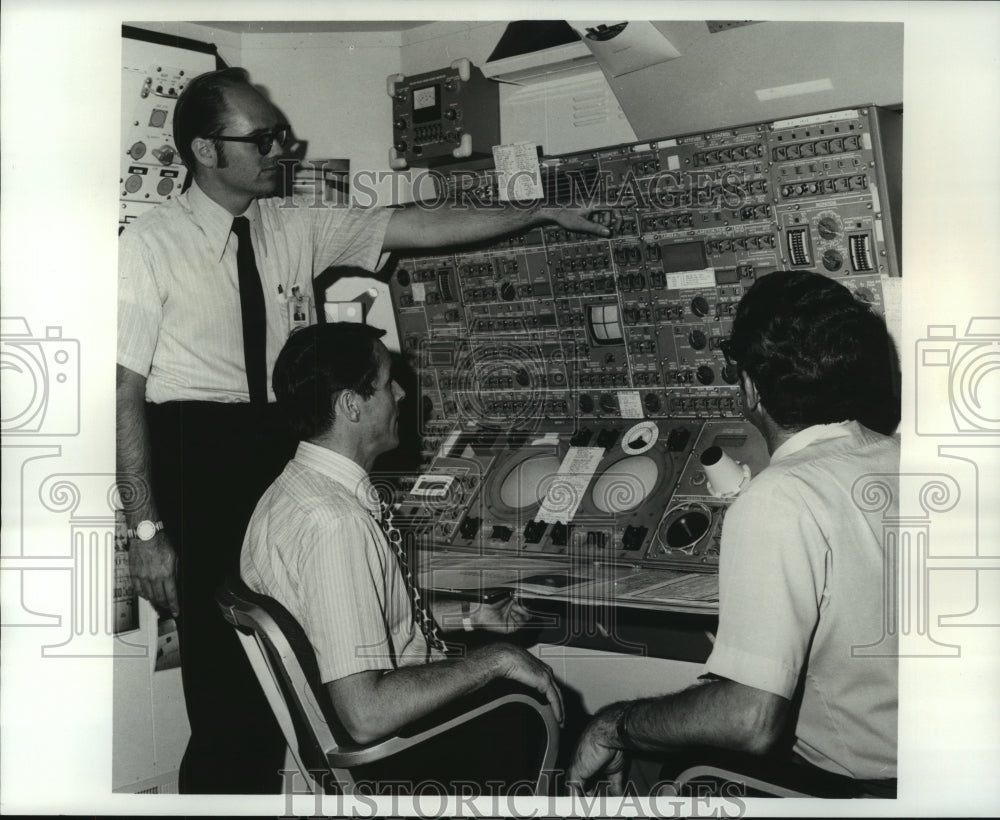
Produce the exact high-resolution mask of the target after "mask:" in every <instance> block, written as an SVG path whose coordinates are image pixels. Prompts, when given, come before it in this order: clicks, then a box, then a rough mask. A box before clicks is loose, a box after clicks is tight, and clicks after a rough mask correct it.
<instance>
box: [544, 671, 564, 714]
mask: <svg viewBox="0 0 1000 820" xmlns="http://www.w3.org/2000/svg"><path fill="white" fill-rule="evenodd" d="M545 684H546V685H545V693H544V694H545V699H546V700H547V701H548V702H549V704H550V705H551V706H552V711H553V712H554V713H555V716H556V721H558V723H559V725H560V726H562V722H563V716H564V711H563V701H562V692H560V691H559V687H558V686H556V685H555V683H554V682H553V680H552V677H551V676H550V675H546V676H545Z"/></svg>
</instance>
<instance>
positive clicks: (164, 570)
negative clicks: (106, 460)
mask: <svg viewBox="0 0 1000 820" xmlns="http://www.w3.org/2000/svg"><path fill="white" fill-rule="evenodd" d="M145 397H146V377H145V376H140V375H139V374H138V373H136V372H134V371H132V370H129V369H128V368H127V367H122V366H121V365H118V368H117V372H116V385H115V409H116V414H117V415H116V426H115V434H116V444H117V471H118V487H119V493H120V495H121V499H122V505H123V506H124V508H125V522H126V524H127V526H128V527H129V529H133V528H134V527H135V526H136V524H138V523H139V522H140V521H142V520H144V519H145V520H149V521H156V520H158V519H159V515H158V513H157V510H156V502H155V500H154V499H153V493H152V490H151V487H152V483H151V475H150V471H149V427H148V425H147V423H146V409H145ZM176 563H177V559H176V554H175V552H174V548H173V547H172V546H171V544H170V540H169V537H168V535H167V533H166V532H164V531H163V530H161V531H160V532H158V533H157V534H156V535H155V536H154V537H153V538H152V540H150V541H141V540H139V539H138V538H132V539H131V540H130V542H129V570H130V572H131V574H132V584H133V586H134V587H135V590H136V592H137V593H138V594H139V595H141V596H142V597H143V598H146V599H147V600H149V601H150V603H152V604H154V605H155V606H158V607H162V608H164V609H169V610H170V611H171V613H173V614H174V615H175V616H176V615H177V614H178V613H179V612H180V607H179V605H178V603H177V586H176V580H175V575H174V572H175V567H176Z"/></svg>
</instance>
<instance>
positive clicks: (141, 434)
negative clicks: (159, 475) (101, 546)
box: [115, 365, 158, 527]
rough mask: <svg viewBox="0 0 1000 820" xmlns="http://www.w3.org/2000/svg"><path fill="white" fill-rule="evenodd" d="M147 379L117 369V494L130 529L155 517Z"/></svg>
mask: <svg viewBox="0 0 1000 820" xmlns="http://www.w3.org/2000/svg"><path fill="white" fill-rule="evenodd" d="M145 382H146V380H145V379H144V378H142V377H141V376H139V375H138V374H137V373H134V372H132V371H130V370H128V369H127V368H124V367H121V366H120V365H119V366H118V369H117V376H116V391H115V411H116V418H115V434H116V435H115V439H116V445H117V449H116V466H117V474H118V492H119V494H120V495H121V500H122V506H123V507H124V509H125V519H126V521H127V523H128V526H129V527H134V526H135V525H136V523H138V522H139V521H142V520H143V519H148V520H150V521H155V520H157V518H158V515H157V510H156V502H155V500H154V499H153V493H152V489H151V487H152V485H151V475H150V472H149V426H148V424H147V422H146V409H145Z"/></svg>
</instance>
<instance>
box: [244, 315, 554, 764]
mask: <svg viewBox="0 0 1000 820" xmlns="http://www.w3.org/2000/svg"><path fill="white" fill-rule="evenodd" d="M382 334H383V331H381V330H377V329H376V328H372V327H368V326H366V325H358V324H350V323H337V324H325V325H314V326H312V327H309V328H305V329H303V330H300V331H298V332H296V333H294V334H292V336H291V337H290V338H289V340H288V342H287V343H286V344H285V347H284V349H283V350H282V352H281V355H280V356H279V357H278V361H277V364H276V365H275V369H274V391H275V394H276V395H277V398H278V406H279V408H280V410H281V412H282V413H283V415H284V416H285V418H286V419H287V421H288V422H289V423H290V425H291V426H292V428H293V429H294V431H295V433H296V435H297V436H298V438H299V442H300V443H299V445H298V449H297V451H296V454H295V457H294V458H293V459H292V460H291V461H290V462H289V463H288V465H287V466H286V467H285V470H284V472H282V473H281V475H280V476H279V477H278V478H277V479H276V480H275V482H274V483H273V484H272V485H271V487H270V488H269V489H268V490H267V491H266V492H265V493H264V495H263V497H262V498H261V500H260V502H259V503H258V504H257V508H256V510H255V511H254V514H253V517H252V518H251V520H250V526H249V529H248V530H247V534H246V538H245V540H244V542H243V552H242V556H241V561H240V571H241V575H242V577H243V579H244V580H245V581H246V583H247V584H248V585H249V586H250V587H251V588H252V589H255V590H257V591H258V592H261V593H264V594H266V595H269V596H271V597H272V598H275V599H276V600H277V601H279V602H280V603H282V604H283V605H284V606H285V608H286V609H288V610H289V612H290V613H291V614H292V615H293V616H294V617H295V618H296V619H297V620H298V622H299V623H300V624H301V625H302V628H303V629H304V631H305V633H306V635H307V636H308V637H309V640H310V641H311V643H312V644H313V647H314V648H315V651H316V658H317V661H318V664H319V670H320V675H321V678H322V680H323V682H324V684H325V686H326V688H327V690H328V692H329V694H330V698H331V700H332V702H333V704H334V707H335V709H336V713H337V716H338V718H339V719H340V721H341V723H342V724H343V726H344V728H345V729H346V730H347V732H348V733H349V734H350V735H351V737H352V738H353V740H354V741H355V742H357V743H361V744H365V743H369V742H372V741H374V740H377V739H378V738H380V737H383V736H386V735H389V734H391V733H393V732H395V731H396V730H398V729H399V728H400V727H402V726H404V725H405V724H407V723H410V722H411V721H413V720H416V719H417V718H420V717H422V716H424V715H427V714H429V713H431V712H433V711H435V710H436V709H439V708H440V707H442V706H445V705H447V704H448V703H450V702H451V701H453V700H455V699H456V698H458V697H460V696H462V695H466V694H468V693H471V692H473V691H475V690H477V689H479V688H481V687H483V686H484V685H486V684H487V683H490V682H491V681H494V680H497V679H501V678H507V679H509V680H512V681H516V682H519V683H521V684H524V685H526V686H528V687H530V688H533V689H536V690H537V691H538V692H540V693H541V694H542V695H543V696H544V697H545V698H546V699H547V700H548V701H549V703H551V705H552V708H553V710H554V711H555V714H556V717H557V718H558V719H559V720H560V721H561V720H562V701H561V697H560V694H559V690H558V689H557V687H556V684H555V682H554V680H553V677H552V671H551V670H550V669H549V667H548V666H546V665H545V664H544V663H542V662H541V661H539V660H537V659H536V658H534V657H533V656H532V655H530V654H528V653H527V652H525V651H524V650H523V649H521V648H519V647H516V646H514V645H512V644H510V643H506V642H495V643H491V644H489V645H486V646H483V647H479V648H477V649H474V650H472V651H471V652H469V653H468V654H467V655H466V656H465V657H464V658H462V659H449V658H446V657H445V653H444V651H443V649H444V646H443V644H442V643H441V641H440V639H439V638H438V637H437V634H436V629H435V625H434V621H433V620H432V619H431V618H429V617H427V613H426V611H425V610H424V608H423V604H422V603H421V602H420V599H419V594H414V592H413V587H412V584H411V583H410V578H409V577H408V576H409V573H408V571H407V569H406V566H405V564H404V562H403V561H401V560H400V558H399V557H398V556H397V554H396V552H395V551H394V549H393V545H392V544H391V543H390V540H389V538H387V531H386V528H385V523H384V518H382V516H381V509H380V502H379V499H378V495H377V493H376V492H375V490H374V488H373V487H372V484H371V481H370V479H369V475H368V472H369V470H370V469H371V467H372V464H373V462H374V460H375V458H376V456H378V455H379V454H381V453H384V452H387V451H389V450H391V449H393V448H394V447H396V445H397V444H398V402H399V401H400V400H401V399H402V398H403V396H404V393H403V390H402V388H401V387H400V386H399V385H398V384H397V383H396V381H395V380H394V379H393V377H392V375H391V372H390V356H389V352H388V351H387V349H386V348H385V346H384V345H383V344H382V342H381V341H379V337H380V336H381V335H382ZM389 532H390V533H391V529H390V530H389ZM390 537H392V535H390ZM393 540H394V539H393ZM460 606H461V605H460V604H459V603H457V602H444V601H438V602H435V604H434V612H433V615H434V617H435V619H437V621H438V622H439V623H442V624H444V625H445V626H448V625H450V624H455V625H461V624H462V615H461V613H460V609H459V608H460ZM527 617H528V613H527V612H526V610H524V609H523V608H522V607H521V605H520V604H519V603H517V602H516V601H515V600H514V599H507V600H506V601H504V602H501V603H497V604H494V605H491V606H487V605H485V604H483V605H480V606H479V607H478V608H477V609H476V610H474V611H472V612H469V613H467V614H466V618H467V619H468V620H471V621H472V625H473V626H478V627H482V628H486V629H490V630H493V631H497V632H509V631H513V630H514V629H517V628H518V627H519V626H520V625H522V624H523V623H524V622H525V620H526V619H527ZM474 737H477V738H478V741H479V742H478V745H479V746H480V747H482V746H484V745H485V746H490V745H493V746H495V745H496V737H495V735H492V732H490V733H487V732H485V731H483V730H482V729H481V728H480V729H479V730H478V734H477V735H475V736H474ZM484 737H485V738H489V740H488V741H487V743H486V744H484V743H483V742H482V739H483V738H484ZM506 748H507V749H508V750H509V749H510V748H520V747H517V746H513V744H510V743H508V744H506ZM449 749H450V750H452V751H457V753H458V754H457V755H456V760H457V763H456V764H455V765H456V766H458V767H459V768H461V770H462V773H465V772H468V771H471V770H470V769H468V768H463V767H464V766H465V764H466V762H467V759H468V758H469V757H470V755H474V750H471V749H469V748H468V741H463V740H460V739H457V738H455V737H451V738H449V739H448V740H447V741H445V742H443V747H442V749H441V755H443V754H445V753H446V752H447V751H448V750H449ZM459 756H460V757H459ZM437 757H440V755H439V754H438V753H437V752H435V753H428V752H427V751H422V752H421V755H420V757H419V758H418V757H416V756H413V757H411V759H410V760H408V761H407V762H406V763H405V764H403V766H402V769H403V770H402V771H400V770H399V768H398V767H397V769H396V770H394V774H393V777H392V779H393V780H398V779H399V778H400V776H402V777H403V778H405V779H408V780H411V781H413V782H416V781H418V780H423V779H425V773H426V771H428V770H427V769H425V768H422V762H434V763H436V762H440V761H434V760H433V758H437ZM508 757H509V755H508ZM444 765H446V764H443V762H442V767H443V766H444ZM501 768H502V765H501ZM418 769H419V772H418ZM439 770H440V769H438V770H435V771H439ZM477 771H482V770H477ZM455 773H456V772H455V770H453V771H452V772H448V771H447V770H446V771H444V774H445V775H451V774H455ZM483 773H484V774H487V775H488V776H489V779H491V780H492V779H504V778H503V777H502V776H501V773H500V771H499V770H498V769H497V768H495V767H494V766H492V764H491V766H490V767H489V771H486V772H483ZM435 776H436V777H437V775H435ZM459 776H461V775H459ZM383 779H384V778H383ZM514 779H517V777H516V776H515V777H514Z"/></svg>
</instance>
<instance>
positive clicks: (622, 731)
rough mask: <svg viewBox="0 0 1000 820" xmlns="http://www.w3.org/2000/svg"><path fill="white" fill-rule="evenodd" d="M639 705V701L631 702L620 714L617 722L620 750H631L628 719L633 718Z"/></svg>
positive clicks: (616, 735)
mask: <svg viewBox="0 0 1000 820" xmlns="http://www.w3.org/2000/svg"><path fill="white" fill-rule="evenodd" d="M638 703H639V701H637V700H632V701H629V702H628V703H627V704H625V708H624V709H622V710H621V712H619V713H618V720H616V721H615V737H616V738H617V739H618V748H620V749H628V748H630V741H629V737H628V719H629V718H630V717H631V716H632V710H633V709H635V707H636V705H637V704H638Z"/></svg>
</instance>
